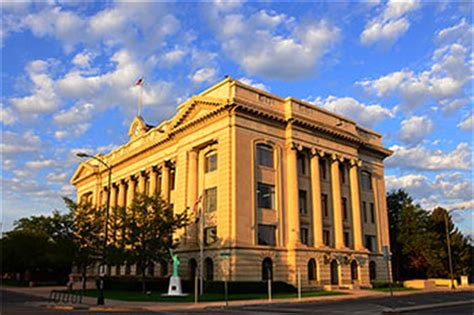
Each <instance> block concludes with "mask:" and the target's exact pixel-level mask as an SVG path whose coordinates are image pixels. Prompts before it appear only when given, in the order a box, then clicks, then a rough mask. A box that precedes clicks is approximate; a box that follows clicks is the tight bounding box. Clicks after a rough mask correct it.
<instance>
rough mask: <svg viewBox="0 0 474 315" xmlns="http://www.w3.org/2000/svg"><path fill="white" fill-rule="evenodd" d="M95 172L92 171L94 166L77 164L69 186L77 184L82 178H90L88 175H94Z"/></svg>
mask: <svg viewBox="0 0 474 315" xmlns="http://www.w3.org/2000/svg"><path fill="white" fill-rule="evenodd" d="M95 172H96V170H95V169H94V166H92V165H89V164H87V163H84V162H83V163H81V164H79V167H78V168H77V169H76V171H75V172H74V175H72V178H71V184H73V185H74V184H75V183H77V182H78V181H79V180H81V179H82V178H85V177H87V176H90V175H92V174H94V173H95Z"/></svg>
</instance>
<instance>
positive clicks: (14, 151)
mask: <svg viewBox="0 0 474 315" xmlns="http://www.w3.org/2000/svg"><path fill="white" fill-rule="evenodd" d="M41 143H42V142H41V139H40V138H39V137H38V136H37V135H36V134H34V133H33V132H32V131H26V132H24V133H22V134H20V133H17V132H12V131H4V132H3V140H2V143H0V148H1V150H0V151H1V152H2V155H3V157H4V158H5V157H7V158H8V157H13V158H14V157H16V156H17V155H19V154H23V153H31V152H36V151H39V149H40V147H41Z"/></svg>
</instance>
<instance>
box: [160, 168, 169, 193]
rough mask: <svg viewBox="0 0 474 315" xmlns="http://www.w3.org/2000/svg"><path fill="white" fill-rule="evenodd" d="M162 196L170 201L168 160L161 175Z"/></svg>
mask: <svg viewBox="0 0 474 315" xmlns="http://www.w3.org/2000/svg"><path fill="white" fill-rule="evenodd" d="M161 197H162V198H163V200H165V201H166V202H169V201H170V165H169V162H168V161H165V163H164V164H163V173H162V175H161Z"/></svg>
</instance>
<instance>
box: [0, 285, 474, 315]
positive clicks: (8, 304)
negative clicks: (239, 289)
mask: <svg viewBox="0 0 474 315" xmlns="http://www.w3.org/2000/svg"><path fill="white" fill-rule="evenodd" d="M1 294H2V297H1V298H2V311H1V314H2V315H3V314H5V315H10V314H35V315H36V314H38V315H50V314H55V315H59V314H71V313H72V314H110V313H111V311H106V312H105V311H104V312H90V311H88V310H86V309H82V310H74V311H70V310H68V311H64V310H51V309H47V308H45V307H38V306H37V303H38V302H42V301H44V302H45V304H46V303H47V300H46V299H43V298H39V297H34V296H29V295H25V294H19V293H13V292H9V291H3V290H2V291H1ZM473 295H474V292H473V291H463V292H460V291H456V292H431V293H423V294H413V295H407V296H398V297H395V298H390V297H388V296H387V297H381V298H361V299H352V300H343V301H337V302H336V301H331V302H302V303H277V304H261V305H251V306H250V305H249V306H238V307H229V308H227V309H223V308H205V309H200V310H192V311H191V310H186V311H180V310H179V305H178V304H177V310H176V311H166V312H163V311H160V312H151V311H142V312H113V313H114V314H134V315H140V314H288V313H300V314H304V313H306V314H309V313H312V314H352V315H356V314H382V312H383V311H386V310H390V309H391V308H399V307H408V306H420V305H427V304H436V303H444V302H458V301H472V300H473V298H474V296H473ZM33 303H34V304H35V305H36V306H34V305H32V304H33ZM473 306H474V304H472V303H471V304H467V305H466V304H464V305H459V306H452V307H446V308H437V309H429V310H418V311H414V312H407V313H406V314H473Z"/></svg>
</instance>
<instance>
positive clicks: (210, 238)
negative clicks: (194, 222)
mask: <svg viewBox="0 0 474 315" xmlns="http://www.w3.org/2000/svg"><path fill="white" fill-rule="evenodd" d="M215 241H217V228H216V227H215V226H211V227H207V228H205V229H204V244H205V245H211V244H213V243H214V242H215Z"/></svg>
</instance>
